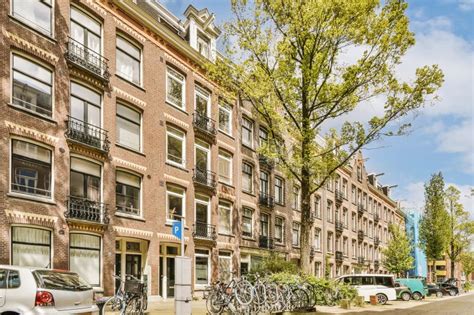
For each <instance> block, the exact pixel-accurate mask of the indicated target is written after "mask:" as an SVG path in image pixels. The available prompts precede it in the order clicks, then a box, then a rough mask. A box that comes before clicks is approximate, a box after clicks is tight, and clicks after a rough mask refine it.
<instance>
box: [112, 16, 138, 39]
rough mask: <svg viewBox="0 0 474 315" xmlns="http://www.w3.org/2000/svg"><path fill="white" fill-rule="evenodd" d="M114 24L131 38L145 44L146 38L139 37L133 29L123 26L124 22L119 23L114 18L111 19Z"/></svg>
mask: <svg viewBox="0 0 474 315" xmlns="http://www.w3.org/2000/svg"><path fill="white" fill-rule="evenodd" d="M113 19H114V22H115V24H117V25H118V26H119V27H120V28H121V29H123V30H124V31H126V32H127V33H128V34H130V35H131V36H133V37H134V38H136V39H138V40H139V41H140V42H142V43H145V42H146V38H145V37H144V36H141V35H140V34H139V33H138V32H136V31H135V30H134V29H133V28H131V27H130V26H128V25H127V24H125V23H124V22H122V21H120V20H119V19H117V18H116V17H115V16H114V17H113Z"/></svg>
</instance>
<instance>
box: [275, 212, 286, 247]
mask: <svg viewBox="0 0 474 315" xmlns="http://www.w3.org/2000/svg"><path fill="white" fill-rule="evenodd" d="M275 240H276V241H277V242H278V243H283V242H284V241H285V219H283V218H280V217H276V218H275Z"/></svg>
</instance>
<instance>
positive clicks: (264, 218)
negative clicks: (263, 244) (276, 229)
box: [260, 213, 270, 237]
mask: <svg viewBox="0 0 474 315" xmlns="http://www.w3.org/2000/svg"><path fill="white" fill-rule="evenodd" d="M260 235H261V236H265V237H268V236H269V235H270V216H269V215H268V214H266V213H261V214H260Z"/></svg>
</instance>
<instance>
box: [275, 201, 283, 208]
mask: <svg viewBox="0 0 474 315" xmlns="http://www.w3.org/2000/svg"><path fill="white" fill-rule="evenodd" d="M275 205H277V206H279V207H285V204H284V203H278V202H275Z"/></svg>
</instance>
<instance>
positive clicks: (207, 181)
mask: <svg viewBox="0 0 474 315" xmlns="http://www.w3.org/2000/svg"><path fill="white" fill-rule="evenodd" d="M193 181H194V182H195V183H197V184H200V185H203V186H206V187H208V188H211V189H215V188H216V186H217V179H216V173H214V172H211V171H208V170H200V169H198V168H195V169H193Z"/></svg>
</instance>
